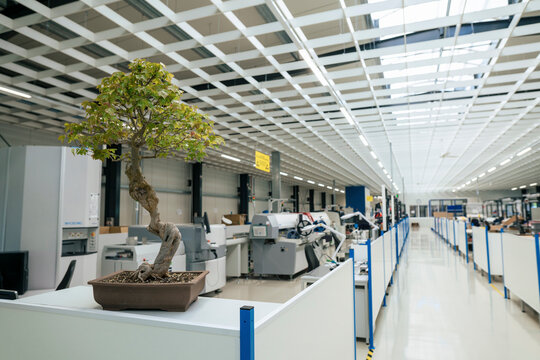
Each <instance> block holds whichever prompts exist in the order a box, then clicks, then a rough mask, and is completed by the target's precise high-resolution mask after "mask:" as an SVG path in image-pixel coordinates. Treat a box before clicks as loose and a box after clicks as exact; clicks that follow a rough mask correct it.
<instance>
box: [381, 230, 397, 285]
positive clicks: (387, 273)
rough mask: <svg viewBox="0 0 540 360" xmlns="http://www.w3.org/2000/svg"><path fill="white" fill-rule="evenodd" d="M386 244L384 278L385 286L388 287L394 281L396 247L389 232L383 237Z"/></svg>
mask: <svg viewBox="0 0 540 360" xmlns="http://www.w3.org/2000/svg"><path fill="white" fill-rule="evenodd" d="M383 242H384V277H385V284H386V286H388V284H390V279H392V274H393V273H394V257H393V253H394V248H395V245H394V244H393V242H392V234H391V233H389V232H387V233H386V234H384V236H383Z"/></svg>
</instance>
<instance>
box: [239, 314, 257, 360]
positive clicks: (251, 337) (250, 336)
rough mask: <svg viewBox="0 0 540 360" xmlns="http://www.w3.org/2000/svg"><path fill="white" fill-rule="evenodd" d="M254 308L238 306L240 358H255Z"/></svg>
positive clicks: (241, 359)
mask: <svg viewBox="0 0 540 360" xmlns="http://www.w3.org/2000/svg"><path fill="white" fill-rule="evenodd" d="M254 314H255V310H254V308H253V306H242V307H241V308H240V360H255V321H254V319H255V315H254Z"/></svg>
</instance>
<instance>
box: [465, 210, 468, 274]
mask: <svg viewBox="0 0 540 360" xmlns="http://www.w3.org/2000/svg"><path fill="white" fill-rule="evenodd" d="M465 256H466V257H467V264H468V263H469V239H468V237H467V222H466V221H465Z"/></svg>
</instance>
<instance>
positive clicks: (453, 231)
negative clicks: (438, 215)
mask: <svg viewBox="0 0 540 360" xmlns="http://www.w3.org/2000/svg"><path fill="white" fill-rule="evenodd" d="M452 234H454V251H456V222H455V221H454V220H452Z"/></svg>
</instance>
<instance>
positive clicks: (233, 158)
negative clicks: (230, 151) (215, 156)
mask: <svg viewBox="0 0 540 360" xmlns="http://www.w3.org/2000/svg"><path fill="white" fill-rule="evenodd" d="M221 157H222V158H225V159H229V160H232V161H240V159H239V158H235V157H234V156H230V155H225V154H221Z"/></svg>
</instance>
